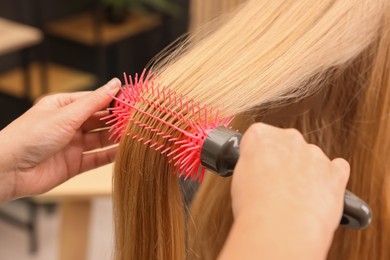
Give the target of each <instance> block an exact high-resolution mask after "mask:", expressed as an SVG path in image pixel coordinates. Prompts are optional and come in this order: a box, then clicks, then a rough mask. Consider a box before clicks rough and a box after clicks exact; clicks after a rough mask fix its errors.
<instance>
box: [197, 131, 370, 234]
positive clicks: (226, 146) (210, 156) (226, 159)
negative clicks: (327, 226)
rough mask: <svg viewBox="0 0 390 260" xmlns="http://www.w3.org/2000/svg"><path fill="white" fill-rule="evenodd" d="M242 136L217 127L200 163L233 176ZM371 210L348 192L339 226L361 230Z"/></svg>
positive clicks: (206, 143) (366, 223)
mask: <svg viewBox="0 0 390 260" xmlns="http://www.w3.org/2000/svg"><path fill="white" fill-rule="evenodd" d="M241 138H242V134H241V133H238V132H236V131H233V130H231V129H229V128H226V127H224V126H219V127H217V128H215V129H213V130H212V131H210V133H209V134H208V135H207V137H206V139H205V141H204V143H203V146H202V151H201V155H200V157H201V158H200V159H201V163H202V165H203V166H204V167H206V168H207V169H209V170H211V171H213V172H215V173H217V174H218V175H220V176H223V177H227V176H230V175H232V174H233V170H234V167H235V166H236V163H237V161H238V157H239V156H240V141H241ZM371 219H372V218H371V209H370V207H369V206H368V205H367V203H365V202H364V201H363V200H362V199H360V198H359V197H358V196H356V195H354V194H353V193H352V192H350V191H348V190H347V191H345V194H344V211H343V216H342V218H341V221H340V225H343V226H346V227H349V228H355V229H363V228H365V227H367V226H368V225H369V224H370V223H371Z"/></svg>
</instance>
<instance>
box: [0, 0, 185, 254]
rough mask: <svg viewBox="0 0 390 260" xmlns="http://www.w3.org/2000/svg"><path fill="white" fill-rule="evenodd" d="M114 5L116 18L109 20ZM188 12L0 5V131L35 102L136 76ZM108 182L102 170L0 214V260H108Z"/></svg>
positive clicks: (179, 1)
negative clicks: (113, 80) (119, 10)
mask: <svg viewBox="0 0 390 260" xmlns="http://www.w3.org/2000/svg"><path fill="white" fill-rule="evenodd" d="M145 2H147V4H145ZM116 5H118V6H122V10H121V12H119V13H118V12H112V10H113V9H114V8H113V6H116ZM188 6H189V3H188V0H154V1H143V0H133V1H127V0H55V1H52V0H2V1H0V35H1V36H0V111H1V112H0V129H3V128H4V127H6V126H7V125H8V124H9V123H10V122H12V121H13V120H15V119H16V118H18V117H19V116H20V115H22V114H23V113H24V112H25V111H27V110H28V109H29V108H30V107H31V106H33V104H34V102H35V101H36V100H38V99H39V98H41V97H42V96H45V95H50V94H53V93H64V92H77V91H90V90H95V89H97V88H98V87H99V86H101V85H103V84H104V83H105V82H107V81H108V80H109V79H111V78H113V77H118V78H119V79H121V80H122V82H123V73H126V74H128V75H134V74H135V73H139V72H142V70H143V68H144V67H146V66H147V65H148V63H149V62H150V60H151V59H152V58H153V57H154V56H155V55H156V54H157V53H159V52H160V51H161V50H163V49H164V48H165V47H166V46H168V45H169V44H170V43H172V42H173V41H174V40H175V39H177V38H178V37H179V36H181V35H183V34H184V33H186V32H187V30H188V13H189V12H188ZM37 123H39V122H37ZM111 178H112V164H108V165H106V166H103V167H100V168H97V169H94V170H90V171H89V172H86V173H85V174H82V175H78V176H76V177H74V178H72V179H71V180H69V181H67V182H65V183H64V184H62V185H60V186H58V187H56V188H54V189H52V190H50V191H49V192H47V193H44V194H42V195H38V196H33V197H26V198H21V199H17V200H13V201H11V202H7V203H3V204H1V205H0V259H2V260H14V259H17V260H53V259H54V260H55V259H59V260H68V259H72V260H85V259H90V260H92V259H93V260H99V259H111V258H112V250H113V219H112V202H111V192H112V180H111Z"/></svg>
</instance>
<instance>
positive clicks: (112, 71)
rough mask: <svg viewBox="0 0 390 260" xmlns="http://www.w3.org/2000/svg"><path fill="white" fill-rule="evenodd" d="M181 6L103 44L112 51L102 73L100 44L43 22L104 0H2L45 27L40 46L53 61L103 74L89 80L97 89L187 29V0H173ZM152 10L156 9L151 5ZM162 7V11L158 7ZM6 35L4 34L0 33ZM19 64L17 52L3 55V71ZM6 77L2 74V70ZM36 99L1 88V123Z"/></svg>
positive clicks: (11, 12)
mask: <svg viewBox="0 0 390 260" xmlns="http://www.w3.org/2000/svg"><path fill="white" fill-rule="evenodd" d="M172 1H173V2H175V3H176V4H177V5H178V6H179V7H180V14H179V15H177V16H174V17H173V16H169V15H164V14H161V13H160V14H161V15H162V23H161V25H160V26H158V27H157V28H155V29H152V30H150V31H148V32H145V33H141V34H139V35H137V36H135V37H131V38H128V39H126V40H123V41H121V42H119V43H117V44H115V45H113V46H109V47H106V48H104V52H105V55H106V57H107V59H106V61H107V62H106V64H105V69H106V73H105V74H106V75H104V76H102V75H99V70H98V68H97V66H96V49H94V48H91V46H85V45H82V44H79V43H76V42H72V41H69V40H66V39H63V38H59V37H54V36H52V35H50V34H47V33H45V29H44V25H45V24H46V23H48V22H50V21H55V20H56V19H60V18H64V17H68V16H71V15H74V14H77V13H79V12H83V11H86V10H92V11H96V10H98V11H99V12H101V11H102V8H101V5H100V4H99V0H55V1H53V0H1V1H0V17H2V18H7V19H9V20H13V21H17V22H20V23H23V24H28V25H32V26H35V27H37V28H40V29H41V30H42V31H43V33H44V41H43V43H42V44H41V46H40V48H41V49H40V50H44V52H43V53H44V56H45V59H47V60H48V61H49V62H55V63H58V64H62V65H66V66H69V67H72V68H75V69H79V70H82V71H86V72H90V73H93V74H96V75H97V76H99V77H100V80H99V82H98V83H97V84H96V85H94V86H85V88H83V90H86V89H95V88H96V87H97V86H98V85H100V84H101V83H102V82H104V81H106V80H108V79H110V78H112V77H119V78H122V75H123V72H126V73H127V74H129V75H133V74H134V73H135V72H140V71H142V69H143V68H144V67H145V66H146V64H147V63H148V62H149V61H150V59H151V58H153V57H154V56H155V55H156V54H157V53H158V52H160V51H161V50H162V49H163V48H164V47H165V46H167V45H168V44H170V43H171V42H173V41H174V40H175V39H177V38H178V37H179V36H181V35H183V34H184V33H185V32H186V31H187V27H188V0H172ZM150 11H151V12H156V11H155V10H153V9H150ZM157 13H158V12H157ZM0 41H1V35H0ZM41 56H42V51H36V52H34V51H32V53H31V54H29V56H28V59H29V61H35V60H40V59H41V58H42V57H41ZM19 65H20V56H19V55H18V54H15V53H13V54H7V55H2V56H0V73H2V72H4V71H7V70H9V69H12V68H14V67H16V66H19ZM0 77H1V74H0ZM32 102H33V100H30V99H29V98H20V97H14V96H11V95H8V94H6V93H3V92H1V91H0V111H1V112H0V129H2V128H3V127H5V126H6V125H7V124H8V123H10V122H11V121H12V120H13V119H15V118H16V117H18V116H19V115H20V114H22V113H23V112H24V111H26V110H27V109H28V108H29V107H30V106H31V105H32Z"/></svg>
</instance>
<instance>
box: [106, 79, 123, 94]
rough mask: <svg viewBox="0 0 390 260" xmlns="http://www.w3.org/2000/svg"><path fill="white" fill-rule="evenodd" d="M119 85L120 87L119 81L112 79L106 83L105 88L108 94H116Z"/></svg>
mask: <svg viewBox="0 0 390 260" xmlns="http://www.w3.org/2000/svg"><path fill="white" fill-rule="evenodd" d="M120 85H121V82H120V80H119V79H118V78H113V79H111V80H110V81H109V82H107V84H106V88H107V89H108V90H109V91H110V92H116V91H118V89H119V87H120Z"/></svg>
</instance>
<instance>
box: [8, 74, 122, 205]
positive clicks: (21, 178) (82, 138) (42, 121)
mask: <svg viewBox="0 0 390 260" xmlns="http://www.w3.org/2000/svg"><path fill="white" fill-rule="evenodd" d="M120 86H121V83H120V81H119V80H118V79H113V80H111V81H110V82H108V83H107V84H106V85H104V86H103V87H101V88H99V89H97V90H96V91H93V92H92V91H88V92H87V91H86V92H76V93H69V94H55V95H50V96H46V97H44V98H42V99H41V100H40V101H38V102H37V103H36V104H35V105H34V106H33V107H32V108H31V109H30V110H28V111H27V112H26V113H25V114H23V115H22V116H21V117H20V118H18V119H17V120H15V121H14V122H12V123H11V124H10V125H9V126H7V127H6V128H5V129H3V130H2V131H0V203H1V202H4V201H7V200H11V199H15V198H17V197H22V196H27V195H36V194H41V193H43V192H46V191H48V190H50V189H52V188H53V187H55V186H57V185H59V184H60V183H62V182H64V181H66V180H68V179H69V178H72V177H73V176H75V175H77V174H78V173H81V172H83V171H86V170H89V169H92V168H95V167H98V166H101V165H104V164H107V163H109V162H112V161H113V159H114V156H115V152H116V147H114V148H109V149H107V150H105V151H102V152H93V153H85V152H87V151H91V150H93V149H97V148H104V147H106V146H109V145H111V144H112V143H111V142H109V141H108V132H107V131H106V130H105V131H97V132H96V131H95V132H91V131H93V130H95V129H98V128H102V127H103V126H104V123H103V122H101V121H100V120H99V119H100V118H101V117H102V116H104V115H106V114H107V113H108V112H107V111H102V109H104V108H106V107H107V106H108V105H109V103H110V101H111V99H112V98H111V97H110V96H109V94H112V95H115V94H116V92H117V91H118V90H119V88H120Z"/></svg>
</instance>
